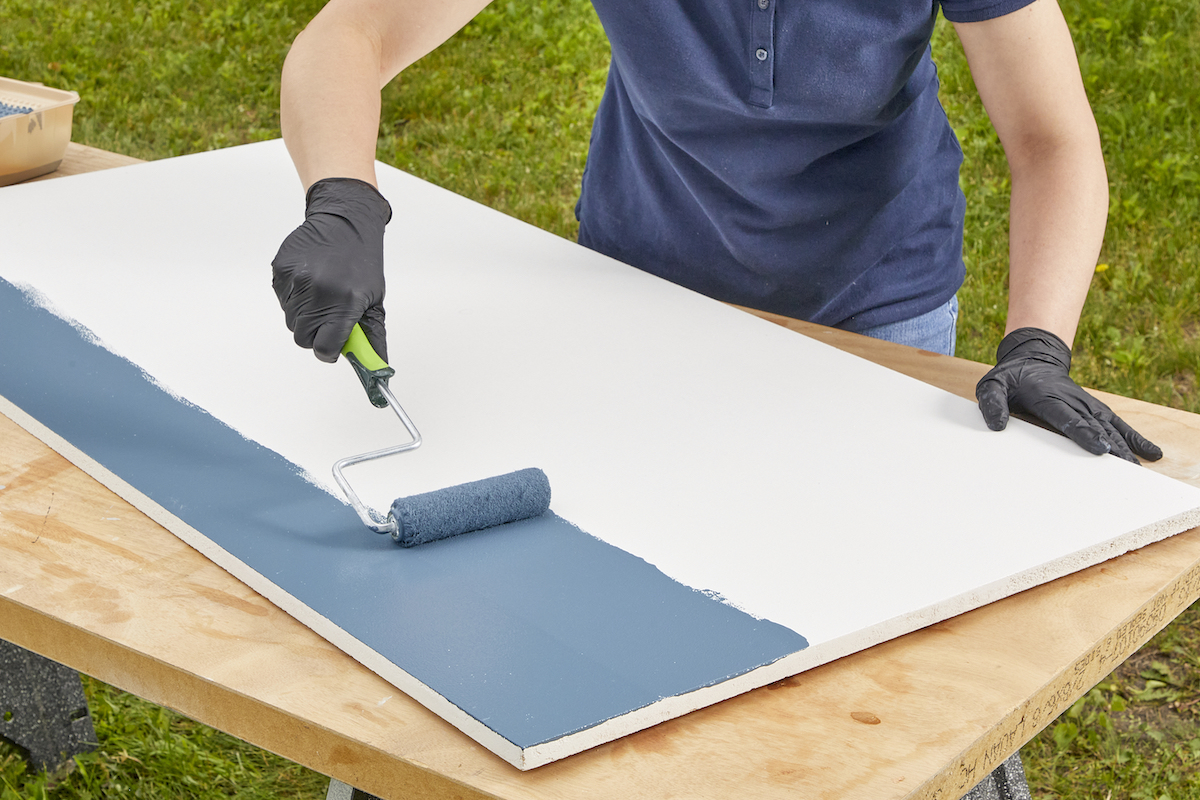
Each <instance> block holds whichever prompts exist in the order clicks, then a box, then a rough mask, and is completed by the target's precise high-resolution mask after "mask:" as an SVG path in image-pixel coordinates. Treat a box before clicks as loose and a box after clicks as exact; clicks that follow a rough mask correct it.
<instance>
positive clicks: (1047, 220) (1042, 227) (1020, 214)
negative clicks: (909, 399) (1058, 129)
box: [1005, 119, 1108, 345]
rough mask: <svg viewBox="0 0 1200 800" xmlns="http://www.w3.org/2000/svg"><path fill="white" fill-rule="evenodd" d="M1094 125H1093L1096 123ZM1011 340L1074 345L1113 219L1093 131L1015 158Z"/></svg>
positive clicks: (1012, 206) (1013, 169) (1011, 257)
mask: <svg viewBox="0 0 1200 800" xmlns="http://www.w3.org/2000/svg"><path fill="white" fill-rule="evenodd" d="M1088 122H1091V120H1090V119H1089V120H1088ZM1010 163H1011V164H1012V176H1013V177H1012V199H1011V210H1010V222H1009V300H1008V323H1007V329H1006V331H1005V332H1006V333H1011V332H1012V331H1014V330H1016V329H1018V328H1027V327H1033V328H1042V329H1043V330H1048V331H1051V332H1052V333H1054V334H1056V335H1057V336H1058V337H1059V338H1061V339H1062V340H1063V341H1064V342H1066V343H1067V344H1068V345H1071V344H1072V342H1073V340H1074V338H1075V330H1076V327H1077V326H1078V324H1079V314H1080V311H1081V310H1082V308H1083V303H1084V300H1085V298H1086V297H1087V292H1088V286H1089V284H1090V282H1091V278H1092V274H1093V273H1094V271H1095V266H1096V259H1097V257H1098V256H1099V253H1100V246H1101V243H1102V241H1103V238H1104V228H1105V221H1106V219H1107V215H1108V179H1107V175H1106V173H1105V169H1104V160H1103V157H1102V155H1101V153H1100V142H1099V137H1098V136H1097V135H1095V128H1094V123H1092V124H1091V125H1090V127H1084V128H1083V129H1082V130H1079V131H1078V135H1077V136H1076V137H1074V138H1073V140H1071V141H1067V142H1062V143H1060V144H1058V145H1057V146H1055V147H1050V148H1045V149H1043V150H1042V151H1041V152H1036V151H1035V153H1034V154H1032V155H1031V156H1030V157H1028V158H1027V159H1025V163H1022V161H1021V160H1020V159H1019V158H1012V157H1011V156H1010Z"/></svg>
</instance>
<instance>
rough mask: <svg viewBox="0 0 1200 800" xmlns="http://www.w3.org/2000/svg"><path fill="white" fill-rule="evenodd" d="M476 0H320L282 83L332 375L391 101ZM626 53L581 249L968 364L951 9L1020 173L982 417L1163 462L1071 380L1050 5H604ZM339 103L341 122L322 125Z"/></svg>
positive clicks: (1093, 182)
mask: <svg viewBox="0 0 1200 800" xmlns="http://www.w3.org/2000/svg"><path fill="white" fill-rule="evenodd" d="M485 5H486V0H446V2H442V3H439V4H437V5H436V6H431V5H429V4H425V3H419V2H415V0H331V2H329V4H328V5H326V6H325V7H324V9H323V10H322V11H321V12H320V13H319V14H317V16H316V17H315V18H314V19H313V20H312V22H311V23H310V24H309V25H308V27H307V28H306V29H305V30H304V31H303V32H302V33H301V34H300V35H299V36H298V37H297V38H296V40H295V42H294V44H293V46H292V48H291V51H290V52H289V54H288V56H287V59H286V62H285V64H284V68H283V77H282V88H281V124H282V128H283V135H284V139H285V141H286V143H287V147H288V150H289V152H290V154H291V157H292V159H293V161H294V163H295V165H296V168H297V171H298V173H299V176H300V179H301V181H302V183H303V185H304V187H305V189H306V192H307V194H306V201H307V210H306V218H305V221H304V223H303V224H302V225H301V226H300V227H299V228H297V229H296V231H294V232H293V233H292V234H291V235H290V236H289V237H288V238H287V239H286V240H285V241H284V243H283V245H282V246H281V247H280V250H279V253H278V255H277V256H276V258H275V260H274V262H273V267H274V272H273V286H274V288H275V291H276V293H277V295H278V297H279V301H280V304H281V306H282V308H283V310H284V313H285V321H286V323H287V326H288V328H289V329H290V330H291V331H293V334H294V338H295V341H296V343H297V344H299V345H300V346H302V347H309V348H312V349H313V351H314V353H315V354H316V357H317V358H319V359H321V360H323V361H334V360H336V359H337V357H338V353H339V350H340V348H341V346H342V344H343V343H344V342H345V341H346V338H347V337H348V335H349V332H350V329H351V327H352V326H353V325H354V324H355V323H356V322H360V323H361V324H362V327H363V329H364V330H365V332H366V333H367V337H368V339H369V340H370V341H371V343H372V344H373V346H374V347H375V349H376V350H377V351H378V352H379V353H380V355H381V356H383V357H384V359H385V360H386V357H387V356H386V347H387V342H386V332H385V324H384V311H383V298H384V282H383V244H382V241H383V231H384V227H385V225H386V224H387V223H388V221H389V220H390V216H391V209H390V206H389V205H388V203H387V201H386V200H385V199H384V198H383V197H382V196H381V195H380V194H379V192H378V190H377V189H376V186H377V183H376V178H375V171H374V163H375V158H374V157H375V144H376V135H377V131H378V127H379V115H380V89H381V88H382V87H383V86H384V85H385V84H387V83H388V82H389V81H390V80H391V79H392V78H394V77H395V76H396V75H397V74H399V72H400V71H401V70H403V69H404V68H406V67H407V66H409V65H410V64H412V63H413V62H415V61H416V60H418V59H419V58H421V57H422V56H423V55H425V54H426V53H428V52H429V51H431V50H432V49H434V48H435V47H437V46H438V45H439V44H440V43H442V42H443V41H445V40H446V39H448V38H449V37H450V36H451V35H453V33H454V32H455V31H457V30H458V29H459V28H460V27H462V26H463V25H465V24H466V23H467V22H468V21H469V20H470V19H471V18H472V17H473V16H474V15H475V14H477V13H478V12H479V11H480V10H481V9H482V8H483V7H484V6H485ZM593 5H594V6H595V8H596V11H597V12H598V14H599V17H600V20H601V23H602V24H603V26H604V29H605V32H606V34H607V35H608V38H609V42H610V45H611V48H612V60H611V67H610V71H609V76H608V80H607V84H606V87H605V93H604V96H603V99H602V101H601V103H600V106H599V110H598V112H597V115H596V121H595V124H594V128H593V131H592V142H591V147H590V150H589V154H588V161H587V167H586V169H585V172H584V178H583V185H582V190H581V194H580V199H579V203H578V206H577V208H576V214H577V216H578V218H579V222H580V229H579V230H580V232H579V240H580V242H581V243H582V244H584V245H586V246H588V247H591V248H593V249H596V250H599V251H601V252H604V253H607V254H609V255H612V256H614V257H616V258H618V259H620V260H622V261H625V262H627V263H630V264H633V265H635V266H637V267H640V268H642V269H645V270H647V271H650V272H653V273H655V274H657V275H660V276H662V277H665V278H667V279H669V280H672V281H675V282H677V283H679V284H681V285H684V286H687V287H689V288H692V289H695V290H697V291H700V292H703V293H705V294H707V295H709V296H712V297H714V298H717V299H719V300H724V301H729V302H733V303H738V304H740V305H745V306H750V307H753V308H759V309H763V310H766V311H772V312H776V313H780V314H784V315H786V316H790V317H795V318H799V319H806V320H810V321H813V322H818V323H822V324H825V325H833V326H836V327H840V328H844V329H847V330H851V331H857V332H860V333H864V334H866V335H870V336H876V337H878V338H884V339H890V340H892V341H899V342H901V343H905V344H912V345H915V346H919V347H924V348H926V349H931V350H935V351H939V352H944V353H948V354H952V353H953V347H954V335H955V322H956V318H957V299H956V297H957V291H958V288H959V287H960V285H961V284H962V281H963V278H964V274H965V270H964V266H963V260H962V241H963V218H964V209H965V198H964V196H963V193H962V191H961V190H960V189H959V184H958V172H959V166H960V163H961V160H962V153H961V150H960V149H959V147H958V143H957V141H956V139H955V136H954V133H953V131H952V130H951V127H950V124H949V121H948V120H947V118H946V115H945V112H944V111H943V109H942V106H941V105H940V102H939V101H938V98H937V88H938V82H937V77H936V69H935V67H934V64H933V62H932V59H931V48H930V38H931V36H932V33H933V30H934V24H935V22H936V17H937V13H938V8H939V5H940V8H941V11H942V13H943V14H944V15H945V16H946V18H947V19H949V20H950V21H951V22H952V23H953V25H954V29H955V31H956V33H957V35H958V37H959V39H960V41H961V43H962V46H963V49H964V52H965V53H966V57H967V61H968V64H969V66H970V69H971V74H972V76H973V77H974V80H975V84H976V87H977V89H978V91H979V94H980V96H981V98H982V100H983V104H984V106H985V108H986V110H987V113H988V115H989V117H990V118H991V120H992V123H993V126H994V127H995V129H996V132H997V134H998V135H999V137H1000V141H1001V143H1002V145H1003V147H1004V151H1005V155H1006V158H1007V160H1008V163H1009V167H1010V171H1011V176H1012V197H1011V207H1010V235H1009V247H1010V252H1009V301H1008V316H1007V328H1006V332H1005V334H1006V335H1005V336H1004V338H1003V340H1002V341H1001V342H1000V344H999V347H998V348H997V354H996V366H995V367H994V368H993V369H992V370H991V371H990V372H989V373H988V374H987V375H986V376H985V377H984V378H983V379H982V380H981V381H980V382H979V384H978V387H977V397H978V400H979V406H980V410H981V412H982V413H983V416H984V419H985V422H986V424H987V425H988V426H989V427H990V428H992V429H993V430H1000V429H1003V428H1004V427H1005V425H1006V424H1007V421H1008V419H1009V415H1010V413H1016V414H1021V415H1026V416H1029V417H1032V418H1034V419H1035V420H1039V421H1041V422H1043V423H1045V424H1046V425H1048V426H1049V427H1051V428H1053V429H1054V430H1057V431H1059V432H1060V433H1062V434H1064V435H1066V436H1068V437H1069V438H1071V439H1072V440H1073V441H1075V442H1076V443H1077V444H1079V445H1080V446H1081V447H1083V448H1084V449H1085V450H1087V451H1088V452H1091V453H1094V454H1104V453H1113V454H1115V455H1117V456H1120V457H1121V458H1125V459H1127V460H1130V461H1134V462H1136V461H1137V460H1138V458H1139V457H1140V458H1145V459H1151V460H1154V459H1157V458H1160V457H1161V455H1162V452H1161V450H1160V449H1159V448H1158V447H1157V446H1155V445H1154V444H1152V443H1151V442H1149V441H1147V440H1146V439H1145V438H1143V437H1142V436H1141V435H1139V434H1138V433H1137V432H1136V431H1134V430H1133V429H1132V428H1131V427H1130V426H1129V425H1127V424H1126V423H1125V422H1124V421H1122V420H1121V419H1120V418H1119V417H1117V416H1116V415H1114V414H1113V413H1112V411H1111V410H1110V409H1108V407H1107V406H1105V405H1104V404H1103V403H1101V402H1100V401H1099V400H1097V399H1096V398H1094V397H1092V396H1091V395H1090V394H1088V393H1087V392H1085V391H1084V390H1083V389H1081V388H1080V387H1079V386H1078V385H1076V384H1075V382H1074V381H1073V380H1072V379H1071V378H1070V376H1069V371H1070V364H1071V344H1072V342H1073V340H1074V337H1075V332H1076V327H1077V325H1078V322H1079V315H1080V311H1081V309H1082V306H1083V303H1084V299H1085V297H1086V295H1087V291H1088V285H1089V283H1090V279H1091V276H1092V274H1093V271H1094V267H1095V263H1096V260H1097V258H1098V256H1099V252H1100V246H1101V242H1102V239H1103V235H1104V228H1105V222H1106V218H1107V209H1108V184H1107V175H1106V172H1105V167H1104V161H1103V157H1102V154H1101V149H1100V138H1099V133H1098V130H1097V127H1096V123H1095V119H1094V117H1093V115H1092V111H1091V108H1090V106H1089V104H1088V99H1087V96H1086V93H1085V91H1084V87H1083V82H1082V79H1081V76H1080V71H1079V66H1078V61H1077V58H1076V55H1075V50H1074V45H1073V43H1072V40H1071V35H1070V32H1069V30H1068V28H1067V24H1066V22H1065V20H1064V18H1063V16H1062V13H1061V11H1060V9H1059V7H1058V5H1057V3H1056V0H941V1H940V3H939V2H933V3H930V2H929V0H920V1H918V0H886V2H885V1H884V0H806V2H803V3H800V2H795V0H738V2H737V3H732V2H729V0H722V2H717V0H691V1H690V2H688V3H679V2H670V1H669V0H640V2H638V3H633V4H630V3H622V2H618V0H594V1H593ZM331 107H337V108H338V109H339V113H338V114H337V115H330V114H327V113H323V112H324V110H325V109H328V108H331Z"/></svg>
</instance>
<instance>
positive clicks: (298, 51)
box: [280, 0, 489, 190]
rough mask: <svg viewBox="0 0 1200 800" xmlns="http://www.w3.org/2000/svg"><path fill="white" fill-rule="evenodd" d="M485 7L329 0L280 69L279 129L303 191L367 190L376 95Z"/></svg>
mask: <svg viewBox="0 0 1200 800" xmlns="http://www.w3.org/2000/svg"><path fill="white" fill-rule="evenodd" d="M488 2H489V0H432V1H430V0H331V2H330V3H329V4H328V5H326V6H325V8H324V9H322V10H321V13H319V14H317V16H316V17H314V18H313V20H312V22H310V23H309V25H308V27H307V28H305V29H304V31H302V32H301V33H300V35H299V36H297V37H296V41H295V42H294V43H293V44H292V49H291V52H289V53H288V57H287V60H286V61H285V62H284V66H283V79H282V86H281V97H280V122H281V125H282V128H283V138H284V141H286V142H287V147H288V152H289V153H291V156H292V161H294V162H295V164H296V170H297V171H298V172H299V173H300V180H301V182H302V183H303V184H304V188H305V189H306V190H307V189H308V187H309V186H311V185H312V184H313V183H315V182H316V181H318V180H321V179H322V178H330V177H341V178H358V179H359V180H363V181H367V182H368V183H371V184H372V185H374V184H375V183H376V180H375V140H376V137H377V136H378V133H379V91H380V89H382V88H383V87H384V86H385V85H386V84H387V83H388V82H389V81H390V80H392V78H394V77H396V75H397V74H399V72H400V71H401V70H402V69H404V68H405V67H407V66H408V65H409V64H412V63H413V62H414V61H416V60H417V59H419V58H421V57H422V56H424V55H425V54H426V53H428V52H430V51H431V50H433V49H434V48H435V47H437V46H438V45H440V44H441V43H442V42H444V41H445V40H446V39H449V38H450V37H451V36H452V35H453V34H454V33H455V31H457V30H458V29H459V28H461V27H462V26H463V25H465V24H467V22H469V21H470V20H471V18H472V17H474V16H475V15H476V14H478V13H479V11H480V10H481V9H483V8H484V6H486V5H487V4H488Z"/></svg>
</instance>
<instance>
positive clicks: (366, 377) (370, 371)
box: [342, 322, 396, 408]
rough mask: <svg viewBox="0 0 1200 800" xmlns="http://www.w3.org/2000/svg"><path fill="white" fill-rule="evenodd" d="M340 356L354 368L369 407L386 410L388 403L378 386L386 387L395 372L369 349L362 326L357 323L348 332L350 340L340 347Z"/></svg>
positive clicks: (369, 344) (373, 349)
mask: <svg viewBox="0 0 1200 800" xmlns="http://www.w3.org/2000/svg"><path fill="white" fill-rule="evenodd" d="M342 355H344V356H345V357H346V360H347V361H349V362H350V366H352V367H354V373H355V374H356V375H358V379H359V380H360V381H361V382H362V385H363V389H365V390H366V392H367V399H368V400H370V401H371V405H374V406H377V407H379V408H387V405H388V401H387V398H386V397H384V396H383V392H381V391H379V384H381V383H382V384H383V385H385V386H386V385H387V381H388V378H390V377H392V376H393V375H395V374H396V370H394V369H392V368H391V367H389V366H388V365H387V362H386V361H384V360H383V359H382V358H380V357H379V354H378V353H376V352H375V348H374V347H371V343H370V342H369V341H368V340H367V334H365V333H364V332H363V329H362V326H361V325H359V324H358V323H357V322H356V323H354V327H353V328H352V329H351V331H350V338H349V339H347V340H346V343H345V344H344V345H342Z"/></svg>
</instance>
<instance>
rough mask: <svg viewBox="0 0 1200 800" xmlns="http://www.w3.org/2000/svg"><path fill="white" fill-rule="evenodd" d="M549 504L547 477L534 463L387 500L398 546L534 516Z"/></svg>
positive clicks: (406, 545)
mask: <svg viewBox="0 0 1200 800" xmlns="http://www.w3.org/2000/svg"><path fill="white" fill-rule="evenodd" d="M549 508H550V480H549V478H547V477H546V473H544V472H542V471H541V470H540V469H537V468H536V467H531V468H529V469H522V470H517V471H516V472H510V473H508V474H507V475H497V476H495V477H492V478H484V479H483V480H479V481H472V482H471V483H464V484H461V485H459V486H451V487H449V488H447V489H438V490H436V491H433V492H425V493H424V494H415V495H412V496H411V497H401V498H400V499H398V500H396V502H394V503H392V512H391V514H392V517H393V518H394V519H395V520H396V524H397V525H398V526H399V527H398V530H397V531H396V533H395V534H393V536H392V538H393V539H395V540H396V543H397V544H399V545H400V546H401V547H412V546H414V545H418V544H426V543H428V542H434V541H437V540H438V539H448V538H450V537H451V536H458V535H460V534H463V533H470V532H471V531H480V530H483V529H484V528H494V527H495V526H497V525H505V524H507V523H510V522H517V521H518V520H522V519H529V518H530V517H537V516H540V515H542V514H544V513H546V511H547V510H548V509H549Z"/></svg>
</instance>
